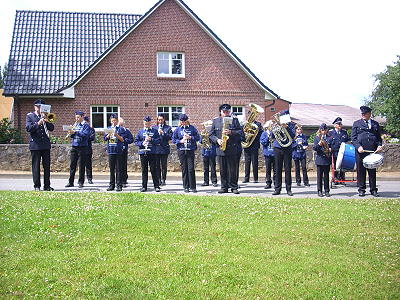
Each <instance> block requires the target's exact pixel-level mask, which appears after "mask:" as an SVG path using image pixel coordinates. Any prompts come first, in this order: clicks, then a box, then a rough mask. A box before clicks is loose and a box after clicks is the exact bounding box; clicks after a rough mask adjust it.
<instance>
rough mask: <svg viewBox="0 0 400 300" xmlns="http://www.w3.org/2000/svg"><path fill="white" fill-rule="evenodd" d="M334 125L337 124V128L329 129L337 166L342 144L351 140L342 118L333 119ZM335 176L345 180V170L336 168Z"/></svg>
mask: <svg viewBox="0 0 400 300" xmlns="http://www.w3.org/2000/svg"><path fill="white" fill-rule="evenodd" d="M333 126H335V128H334V129H331V130H329V132H328V134H329V135H330V136H331V138H332V156H333V165H334V167H335V168H336V160H337V157H338V154H339V149H340V145H341V144H342V143H346V142H347V141H348V140H349V135H348V134H347V131H346V130H344V129H342V118H340V117H337V118H336V119H335V120H334V121H333ZM335 178H336V179H338V180H345V175H344V172H343V171H341V170H335Z"/></svg>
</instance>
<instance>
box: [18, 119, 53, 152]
mask: <svg viewBox="0 0 400 300" xmlns="http://www.w3.org/2000/svg"><path fill="white" fill-rule="evenodd" d="M39 120H40V117H39V116H38V115H37V114H35V113H33V112H31V113H29V114H27V115H26V127H25V128H26V131H27V132H29V134H30V136H31V138H30V139H29V150H47V149H50V147H51V144H50V139H49V137H48V136H47V134H46V132H45V130H44V126H43V125H40V126H39V125H38V122H39ZM46 127H47V130H48V131H53V130H54V124H52V123H48V122H46Z"/></svg>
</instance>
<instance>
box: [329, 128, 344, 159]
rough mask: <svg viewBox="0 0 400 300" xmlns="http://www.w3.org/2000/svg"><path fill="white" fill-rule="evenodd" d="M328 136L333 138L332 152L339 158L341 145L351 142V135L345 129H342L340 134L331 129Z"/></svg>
mask: <svg viewBox="0 0 400 300" xmlns="http://www.w3.org/2000/svg"><path fill="white" fill-rule="evenodd" d="M328 134H329V135H330V136H331V137H332V152H333V153H334V154H335V155H336V156H337V154H338V153H339V148H340V145H341V144H342V143H346V142H347V141H348V140H349V135H348V134H347V131H346V130H344V129H340V130H339V132H337V131H336V129H331V130H329V132H328Z"/></svg>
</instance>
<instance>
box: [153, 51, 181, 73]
mask: <svg viewBox="0 0 400 300" xmlns="http://www.w3.org/2000/svg"><path fill="white" fill-rule="evenodd" d="M157 76H158V77H179V78H184V77H185V54H184V53H178V52H158V53H157Z"/></svg>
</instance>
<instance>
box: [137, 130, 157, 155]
mask: <svg viewBox="0 0 400 300" xmlns="http://www.w3.org/2000/svg"><path fill="white" fill-rule="evenodd" d="M146 136H150V137H151V138H152V140H151V141H150V142H149V144H148V146H147V148H148V149H150V151H144V149H145V148H146V147H145V146H144V145H143V142H144V140H145V139H146ZM158 144H160V135H159V134H158V130H157V129H154V128H143V129H140V130H139V132H138V134H137V135H136V138H135V145H136V146H138V147H139V154H156V149H157V145H158Z"/></svg>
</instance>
